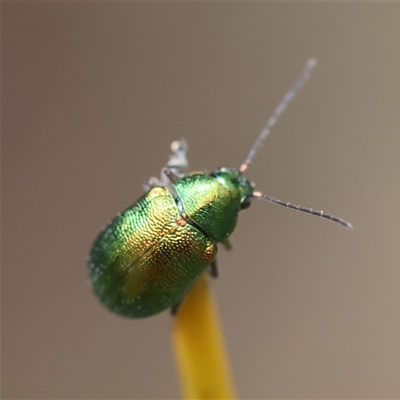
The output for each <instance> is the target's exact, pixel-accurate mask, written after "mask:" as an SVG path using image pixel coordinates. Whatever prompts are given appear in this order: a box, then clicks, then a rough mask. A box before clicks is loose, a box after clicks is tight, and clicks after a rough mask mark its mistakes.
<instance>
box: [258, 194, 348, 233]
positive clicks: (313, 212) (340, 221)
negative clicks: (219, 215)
mask: <svg viewBox="0 0 400 400" xmlns="http://www.w3.org/2000/svg"><path fill="white" fill-rule="evenodd" d="M252 197H255V198H256V199H262V200H266V201H269V202H270V203H274V204H279V205H280V206H285V207H287V208H292V209H293V210H298V211H303V212H306V213H308V214H311V215H317V216H318V217H322V218H326V219H329V220H331V221H334V222H337V223H338V224H340V225H343V226H344V227H345V228H349V229H353V225H352V224H351V223H350V222H347V221H345V220H344V219H342V218H338V217H335V216H333V215H331V214H325V213H324V212H323V211H316V210H313V209H312V208H307V207H302V206H297V205H294V204H290V203H287V202H285V201H282V200H277V199H273V198H272V197H269V196H267V195H265V194H263V193H261V192H253V195H252Z"/></svg>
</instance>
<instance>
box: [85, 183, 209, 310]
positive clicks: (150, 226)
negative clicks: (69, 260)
mask: <svg viewBox="0 0 400 400" xmlns="http://www.w3.org/2000/svg"><path fill="white" fill-rule="evenodd" d="M216 251H217V248H216V246H215V245H214V244H213V243H212V242H211V240H210V239H209V238H208V237H207V236H206V235H204V234H203V233H201V232H200V231H198V230H197V229H196V228H194V227H193V226H191V225H190V224H189V223H186V221H185V220H183V219H182V217H181V216H180V214H179V210H178V207H177V206H176V203H175V200H174V198H173V197H172V195H171V194H170V192H169V190H168V189H167V188H165V187H156V188H153V189H151V190H150V191H149V192H148V193H146V194H145V195H144V196H143V197H142V198H140V199H139V200H138V201H137V202H136V203H135V204H134V205H133V206H131V207H129V208H128V209H127V210H125V211H124V212H123V213H122V214H121V215H120V216H118V217H116V218H115V219H114V220H113V221H111V222H110V224H109V225H108V226H107V227H106V228H105V229H104V231H103V232H102V233H101V234H100V235H99V237H98V238H97V240H96V241H95V243H94V245H93V248H92V251H91V253H90V260H89V270H90V278H91V281H92V284H93V290H94V292H95V293H96V295H97V296H98V297H99V299H100V300H101V302H102V303H103V304H104V305H106V306H107V307H108V308H109V309H110V310H112V311H114V312H116V313H118V314H120V315H123V316H126V317H131V318H141V317H147V316H151V315H153V314H156V313H159V312H161V311H163V310H165V309H167V308H169V307H171V306H172V305H174V304H175V303H177V302H178V301H179V300H180V299H181V298H182V296H183V295H184V294H185V293H186V291H187V290H188V288H190V286H191V285H192V283H193V282H194V281H195V280H196V278H197V277H198V276H199V275H200V274H201V272H202V271H203V270H204V269H205V268H206V267H207V265H209V264H210V263H211V261H212V260H213V259H214V256H215V254H216Z"/></svg>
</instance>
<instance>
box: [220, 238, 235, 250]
mask: <svg viewBox="0 0 400 400" xmlns="http://www.w3.org/2000/svg"><path fill="white" fill-rule="evenodd" d="M221 244H222V246H224V248H225V250H232V245H231V242H230V241H229V239H228V238H226V239H224V240H222V241H221Z"/></svg>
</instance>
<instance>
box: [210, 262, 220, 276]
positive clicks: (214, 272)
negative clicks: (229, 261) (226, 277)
mask: <svg viewBox="0 0 400 400" xmlns="http://www.w3.org/2000/svg"><path fill="white" fill-rule="evenodd" d="M210 275H211V276H212V277H213V278H218V267H217V259H216V258H215V259H214V260H213V261H212V263H211V264H210Z"/></svg>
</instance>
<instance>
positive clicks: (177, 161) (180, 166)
mask: <svg viewBox="0 0 400 400" xmlns="http://www.w3.org/2000/svg"><path fill="white" fill-rule="evenodd" d="M171 150H172V154H171V155H170V157H169V160H168V163H167V167H168V168H170V169H172V170H173V171H174V173H175V174H176V175H177V176H179V177H182V176H183V175H184V171H185V170H186V169H187V168H188V166H189V162H188V159H187V157H186V153H187V150H188V146H187V143H186V141H185V139H183V138H181V139H179V140H175V141H173V142H172V143H171Z"/></svg>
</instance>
